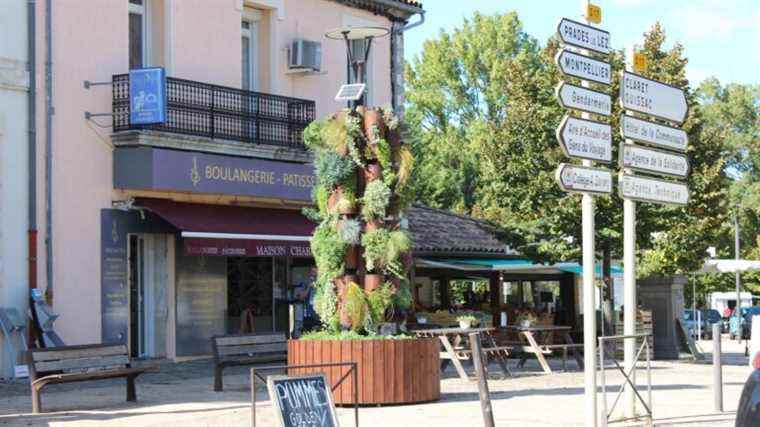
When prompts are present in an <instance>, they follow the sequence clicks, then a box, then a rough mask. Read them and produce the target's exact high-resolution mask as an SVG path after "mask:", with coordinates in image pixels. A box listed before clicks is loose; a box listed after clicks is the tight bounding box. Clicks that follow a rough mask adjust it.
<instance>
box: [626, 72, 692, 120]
mask: <svg viewBox="0 0 760 427" xmlns="http://www.w3.org/2000/svg"><path fill="white" fill-rule="evenodd" d="M620 106H621V107H622V108H623V109H624V110H631V111H636V112H639V113H643V114H646V115H649V116H653V117H656V118H658V119H663V120H668V121H671V122H675V123H678V124H681V123H683V121H684V120H685V119H686V114H687V113H688V112H689V107H688V105H687V104H686V96H685V95H684V92H683V90H681V89H679V88H677V87H675V86H671V85H668V84H665V83H661V82H658V81H656V80H651V79H648V78H646V77H642V76H640V75H638V74H634V73H631V72H629V71H624V72H623V75H622V78H621V81H620Z"/></svg>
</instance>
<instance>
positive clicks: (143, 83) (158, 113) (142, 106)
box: [129, 68, 166, 125]
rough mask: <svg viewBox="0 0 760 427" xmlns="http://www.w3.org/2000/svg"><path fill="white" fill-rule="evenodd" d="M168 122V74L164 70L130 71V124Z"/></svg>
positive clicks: (142, 69) (145, 69)
mask: <svg viewBox="0 0 760 427" xmlns="http://www.w3.org/2000/svg"><path fill="white" fill-rule="evenodd" d="M165 121H166V72H165V71H164V69H163V68H139V69H135V70H129V122H130V123H131V124H133V125H147V124H155V123H164V122H165Z"/></svg>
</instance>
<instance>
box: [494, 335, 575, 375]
mask: <svg viewBox="0 0 760 427" xmlns="http://www.w3.org/2000/svg"><path fill="white" fill-rule="evenodd" d="M504 329H506V330H508V331H513V332H516V333H517V334H518V336H519V337H520V340H521V342H522V343H523V344H528V345H527V346H526V345H523V346H522V347H521V350H522V355H521V356H520V361H519V362H518V363H517V366H518V367H522V366H523V365H525V361H526V360H527V359H528V354H531V353H532V354H534V355H535V356H536V359H537V360H538V363H539V365H541V368H542V369H543V370H544V372H545V373H547V374H551V373H552V369H551V367H549V363H547V361H546V357H544V355H548V354H551V353H552V351H553V350H557V349H559V350H562V352H563V357H562V368H563V370H566V368H567V365H566V360H567V351H568V350H570V351H572V353H573V357H574V358H575V361H576V362H577V363H578V367H579V368H580V369H583V357H581V354H580V351H579V348H580V344H576V343H575V342H573V338H572V337H571V336H570V330H571V329H572V328H571V327H570V326H551V325H545V326H527V327H526V326H518V325H513V326H507V327H506V328H504ZM555 334H557V335H561V336H562V338H563V340H564V342H565V343H564V344H552V343H551V342H552V339H553V338H554V336H555Z"/></svg>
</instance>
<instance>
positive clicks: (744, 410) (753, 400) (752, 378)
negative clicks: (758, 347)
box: [734, 352, 760, 427]
mask: <svg viewBox="0 0 760 427" xmlns="http://www.w3.org/2000/svg"><path fill="white" fill-rule="evenodd" d="M752 367H753V368H754V369H753V370H752V373H750V374H749V377H748V378H747V381H746V382H745V383H744V389H742V395H741V397H740V398H739V408H738V409H737V410H736V422H735V424H734V425H735V426H736V427H756V426H760V352H757V353H755V355H754V357H753V358H752Z"/></svg>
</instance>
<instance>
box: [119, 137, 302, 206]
mask: <svg viewBox="0 0 760 427" xmlns="http://www.w3.org/2000/svg"><path fill="white" fill-rule="evenodd" d="M313 186H314V167H313V166H312V165H311V164H306V163H292V162H282V161H277V160H267V159H257V158H245V157H235V156H226V155H219V154H208V153H196V152H190V151H176V150H169V149H163V148H153V147H117V148H116V149H115V150H114V187H115V188H118V189H135V190H157V191H181V192H190V193H204V194H225V195H237V196H252V197H265V198H275V199H283V200H293V201H302V202H309V201H311V189H312V187H313Z"/></svg>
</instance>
